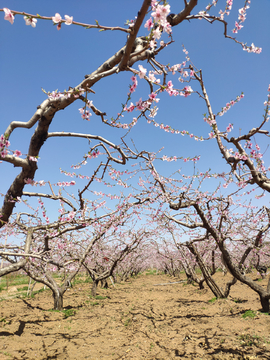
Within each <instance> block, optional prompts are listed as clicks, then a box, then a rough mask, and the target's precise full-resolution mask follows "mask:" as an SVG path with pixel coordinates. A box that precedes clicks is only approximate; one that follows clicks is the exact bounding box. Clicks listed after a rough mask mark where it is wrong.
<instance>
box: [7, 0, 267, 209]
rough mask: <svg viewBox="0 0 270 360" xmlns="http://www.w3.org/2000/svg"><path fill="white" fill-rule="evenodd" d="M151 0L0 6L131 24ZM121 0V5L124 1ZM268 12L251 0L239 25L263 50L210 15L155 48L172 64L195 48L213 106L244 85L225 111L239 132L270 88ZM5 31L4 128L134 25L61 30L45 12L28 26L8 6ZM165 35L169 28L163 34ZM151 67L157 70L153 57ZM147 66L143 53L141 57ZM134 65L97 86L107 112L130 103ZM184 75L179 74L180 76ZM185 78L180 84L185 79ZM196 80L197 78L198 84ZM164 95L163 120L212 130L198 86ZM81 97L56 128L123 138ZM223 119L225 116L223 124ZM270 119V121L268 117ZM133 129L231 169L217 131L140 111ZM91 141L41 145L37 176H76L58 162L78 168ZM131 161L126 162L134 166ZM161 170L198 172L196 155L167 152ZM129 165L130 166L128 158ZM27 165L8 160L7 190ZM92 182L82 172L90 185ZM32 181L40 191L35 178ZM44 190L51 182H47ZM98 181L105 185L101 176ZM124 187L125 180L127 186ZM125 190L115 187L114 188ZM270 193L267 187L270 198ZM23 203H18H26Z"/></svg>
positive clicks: (140, 138)
mask: <svg viewBox="0 0 270 360" xmlns="http://www.w3.org/2000/svg"><path fill="white" fill-rule="evenodd" d="M141 3H142V1H131V0H118V1H117V2H116V1H111V0H100V1H93V0H90V1H89V0H80V1H76V2H75V1H71V0H65V1H51V0H47V1H42V2H37V1H35V0H32V1H31V0H25V1H23V2H21V1H17V0H6V1H1V2H0V6H1V8H2V7H7V8H9V9H11V10H17V11H25V12H28V13H32V14H36V13H38V14H40V15H43V16H54V14H55V13H56V12H58V13H60V14H61V15H62V17H64V15H65V14H67V15H69V16H73V17H74V20H75V21H79V22H84V23H89V24H94V23H95V20H98V21H99V23H100V24H101V25H106V26H124V23H125V22H126V20H127V19H134V17H135V16H136V14H137V12H138V10H139V7H140V5H141ZM169 3H170V5H171V12H173V13H177V12H179V11H180V10H181V7H182V6H183V3H184V2H179V1H178V0H172V1H170V2H169ZM116 4H117V5H116ZM207 4H208V1H204V0H201V1H199V5H198V6H197V7H196V11H193V13H194V14H195V13H197V12H198V11H200V10H203V9H204V8H205V6H206V5H207ZM238 4H239V7H242V6H243V5H244V1H241V0H238V1H237V2H236V1H235V4H234V7H233V10H232V12H231V15H230V16H229V17H227V18H226V19H227V20H228V33H229V35H231V34H232V33H231V29H233V27H234V22H235V20H237V16H238V7H237V5H238ZM224 6H225V1H224V0H223V1H219V2H218V5H217V7H216V9H215V10H214V14H216V13H217V11H218V10H219V9H220V8H222V9H224ZM269 12H270V2H269V1H268V0H260V1H252V2H251V7H250V9H249V10H248V11H247V20H246V21H245V23H244V27H243V29H242V30H241V31H240V32H239V34H238V35H237V39H238V40H239V41H243V42H246V43H247V45H250V44H251V43H254V44H255V45H256V46H259V47H262V49H263V50H262V53H261V54H260V55H257V54H248V53H246V52H244V51H243V50H242V48H241V46H240V45H238V44H235V43H234V42H233V41H231V40H229V39H225V38H224V36H223V26H222V24H218V23H214V24H209V23H207V22H206V21H204V20H192V21H190V22H188V21H185V22H183V23H182V24H180V25H178V26H177V27H175V28H173V38H174V40H175V42H174V43H173V44H172V45H170V46H169V47H167V48H166V49H165V50H163V51H162V52H161V53H160V54H159V55H158V56H157V58H156V60H158V61H159V62H161V63H163V64H168V63H170V64H175V63H181V62H182V61H184V60H185V55H184V53H183V51H182V44H184V45H185V47H186V49H187V50H188V51H189V55H190V57H191V60H192V62H193V64H194V65H195V66H196V67H197V68H200V69H202V70H203V77H204V80H205V85H206V88H207V91H208V95H209V97H210V101H211V103H212V106H213V110H214V112H218V111H219V110H220V109H221V107H222V106H225V104H226V102H228V101H230V100H232V99H235V98H236V96H237V95H240V94H241V92H242V91H243V92H244V94H245V98H244V99H243V100H242V101H241V102H240V103H238V104H237V105H235V106H234V107H233V108H232V109H231V110H230V111H229V112H228V113H227V114H225V115H224V116H223V117H222V118H220V119H219V121H220V123H221V124H224V127H223V129H225V128H226V126H227V125H228V123H233V124H234V130H233V132H232V135H234V136H237V135H238V134H239V131H240V130H239V129H242V130H241V132H242V133H244V132H246V131H248V130H249V129H251V128H253V127H254V126H257V125H258V124H259V123H260V121H261V119H262V115H263V110H264V105H263V102H264V101H265V100H266V96H267V88H268V85H269V83H270V67H269V59H270V41H269V33H270V32H269V30H270V23H269V18H268V17H269ZM0 17H1V20H0V34H1V39H2V50H1V52H0V63H1V68H0V81H1V88H0V93H1V94H0V95H1V96H0V119H1V120H0V128H1V129H0V134H2V133H4V131H5V129H6V128H7V126H8V124H9V123H10V122H11V121H13V120H19V121H28V120H29V119H30V117H31V116H32V115H33V114H34V112H35V110H36V107H37V106H38V105H39V104H40V103H41V102H42V101H43V100H44V99H45V98H46V95H45V94H44V93H43V92H42V91H41V88H44V89H45V90H46V91H53V90H55V89H58V90H59V91H63V90H64V89H68V87H69V86H72V87H73V86H76V85H77V84H78V83H80V82H81V81H82V80H83V77H84V75H85V74H89V73H91V72H92V71H94V70H95V69H96V68H97V67H98V66H99V65H101V64H102V63H103V62H104V61H105V60H106V59H108V58H109V57H110V56H112V55H113V54H114V53H115V52H116V51H117V50H118V49H120V48H121V47H122V46H123V45H124V44H125V41H126V34H125V33H123V32H117V31H106V32H99V31H97V30H95V29H92V30H86V29H83V28H81V27H78V26H74V25H71V26H65V25H64V24H63V25H62V29H61V30H60V31H57V29H56V27H55V26H53V25H52V22H51V21H42V20H38V23H37V26H36V28H35V29H34V28H32V27H31V26H26V25H25V22H24V20H23V17H22V16H16V17H15V22H14V24H13V25H11V24H10V23H9V22H7V21H4V19H3V18H4V13H0ZM140 35H147V31H146V29H144V28H142V29H141V31H140ZM163 39H164V40H166V36H164V37H163ZM143 66H144V67H147V69H148V70H150V66H149V65H148V64H147V63H145V62H144V63H143ZM134 68H135V69H138V63H137V64H135V65H134ZM130 77H131V73H129V72H124V73H120V74H118V75H114V76H112V77H109V78H106V79H104V80H102V81H100V82H98V83H97V84H96V85H95V86H94V87H93V90H94V91H95V92H96V94H95V95H94V94H93V95H92V97H91V99H92V100H93V102H94V104H95V106H96V107H97V108H99V109H100V110H101V111H104V112H106V113H107V116H108V118H111V117H112V116H113V117H115V115H116V114H117V112H119V111H120V110H121V103H124V102H125V100H126V94H127V92H128V89H129V84H131V80H130ZM173 83H174V84H175V86H176V85H177V76H176V77H175V79H173ZM180 85H181V84H179V88H180V87H181V86H180ZM190 85H191V86H192V87H193V88H194V89H195V88H196V87H197V85H196V84H195V83H194V84H193V83H191V84H190ZM148 94H149V88H148V87H147V86H146V85H145V83H144V82H143V80H141V81H139V84H138V88H137V90H136V92H135V93H134V97H133V98H132V101H133V103H135V102H136V101H138V100H139V98H140V97H142V98H146V97H147V96H148ZM159 97H160V98H161V101H160V103H159V104H158V107H159V112H158V115H157V117H156V119H155V120H156V121H157V122H158V123H164V124H168V125H170V126H172V127H173V128H175V129H179V130H187V131H189V132H190V133H193V134H195V135H199V136H201V135H202V136H205V137H206V136H207V135H208V133H209V132H210V130H209V126H208V125H207V124H206V123H204V121H203V114H204V113H205V112H206V108H205V104H204V102H203V101H202V100H201V99H199V98H198V96H196V94H193V95H192V96H190V97H188V98H183V97H177V98H176V97H169V96H168V94H162V95H161V96H159ZM79 107H81V104H80V103H79V102H75V103H74V104H73V105H72V106H70V107H68V108H67V109H66V110H65V111H62V112H59V113H57V114H56V116H55V119H54V121H53V123H52V126H51V129H50V131H74V132H84V133H91V134H98V135H101V136H103V137H106V138H107V139H108V140H111V141H113V142H116V143H120V140H119V139H120V136H121V135H123V134H124V132H123V131H122V130H119V129H111V128H110V127H108V126H104V125H103V124H101V123H100V120H99V118H98V117H95V116H92V118H91V121H90V122H87V121H83V120H82V119H81V117H80V114H79V112H78V108H79ZM132 117H133V114H132V115H130V117H129V116H127V118H126V120H123V121H124V122H127V123H129V122H130V121H131V118H132ZM222 126H223V125H222ZM267 126H268V127H269V125H267ZM32 133H33V129H30V130H27V129H17V130H16V131H15V132H14V133H13V134H12V136H11V138H10V142H11V146H10V148H11V149H12V150H16V149H18V150H21V151H22V152H23V153H26V152H27V149H28V144H29V139H30V137H31V136H32ZM129 138H132V139H133V141H134V142H135V144H136V146H137V148H138V149H139V150H143V149H145V150H148V151H153V152H155V151H158V150H159V149H161V148H162V147H164V150H163V151H162V153H161V155H164V154H165V155H167V156H174V155H176V156H183V157H192V156H195V155H201V160H200V162H199V163H198V169H199V170H201V171H205V170H207V169H209V168H211V169H212V171H214V172H221V171H228V170H229V167H228V165H226V164H225V162H224V161H223V159H222V158H221V155H220V153H219V152H218V150H217V146H216V143H215V142H214V141H205V142H196V141H194V140H193V139H189V138H188V137H183V136H181V135H175V134H168V133H165V132H164V131H162V130H160V129H157V128H155V127H154V126H153V125H149V124H147V123H146V122H145V120H140V121H139V122H138V124H137V125H136V126H135V127H134V128H133V129H132V131H131V133H130V135H129ZM256 140H257V141H258V143H261V144H262V146H261V148H262V150H263V151H264V150H267V142H266V140H265V139H263V140H262V141H261V140H260V138H256ZM88 148H89V147H88V142H87V141H86V140H83V139H75V140H71V139H69V138H62V139H56V138H52V139H48V140H47V141H46V143H45V145H44V147H43V148H42V150H41V153H40V160H39V162H38V167H39V169H38V171H37V173H36V176H35V180H37V181H38V180H45V181H48V180H50V181H51V182H52V183H54V182H57V181H64V180H67V181H68V180H71V179H67V178H65V177H64V175H62V174H60V171H59V168H60V167H61V168H62V169H64V170H67V171H70V170H71V169H70V165H71V164H76V163H78V162H80V161H81V160H82V156H83V154H85V153H86V152H87V151H88ZM267 159H269V150H268V152H266V155H265V162H266V165H267V166H269V164H268V163H267ZM130 165H131V164H128V166H127V168H128V169H130V168H131V167H130ZM93 168H94V166H93V164H92V165H91V162H88V164H87V165H86V166H85V167H84V168H83V169H82V170H81V171H79V172H81V173H83V174H85V175H90V176H91V175H92V170H93ZM158 168H159V170H160V171H161V172H162V173H164V174H166V175H168V174H169V173H172V172H173V171H175V170H176V169H177V168H183V172H185V173H186V174H189V173H190V172H191V171H192V166H191V164H187V165H185V164H183V162H181V161H178V162H177V163H165V162H161V163H160V164H159V165H158ZM121 170H125V168H123V167H122V168H121ZM18 172H19V169H17V168H14V167H13V166H12V165H11V164H6V163H1V164H0V173H1V174H2V176H1V186H0V193H2V194H3V193H5V192H6V190H7V189H8V187H9V186H10V184H11V182H12V181H13V179H14V177H15V176H16V174H17V173H18ZM82 184H83V182H78V185H79V187H80V188H82V186H83V185H82ZM26 190H29V191H32V190H33V189H31V187H30V186H28V188H27V189H26ZM40 190H42V191H44V190H45V189H43V188H40ZM97 190H99V188H98V185H97ZM120 190H121V189H120ZM117 191H118V190H117V189H115V192H117ZM74 192H75V193H76V192H77V190H74ZM265 202H266V203H269V198H268V197H265V198H264V199H263V203H265ZM17 208H19V207H17ZM48 210H49V211H52V212H54V211H55V205H48Z"/></svg>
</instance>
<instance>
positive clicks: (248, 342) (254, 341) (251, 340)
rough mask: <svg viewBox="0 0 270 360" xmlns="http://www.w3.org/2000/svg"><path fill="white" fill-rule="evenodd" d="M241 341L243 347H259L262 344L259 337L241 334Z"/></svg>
mask: <svg viewBox="0 0 270 360" xmlns="http://www.w3.org/2000/svg"><path fill="white" fill-rule="evenodd" d="M239 340H240V344H241V346H249V347H251V346H258V345H259V344H260V343H261V338H260V336H258V335H250V334H241V335H240V336H239Z"/></svg>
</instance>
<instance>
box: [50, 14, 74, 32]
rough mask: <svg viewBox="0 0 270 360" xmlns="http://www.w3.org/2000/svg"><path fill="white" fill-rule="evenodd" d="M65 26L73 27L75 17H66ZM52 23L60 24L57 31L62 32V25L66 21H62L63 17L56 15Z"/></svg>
mask: <svg viewBox="0 0 270 360" xmlns="http://www.w3.org/2000/svg"><path fill="white" fill-rule="evenodd" d="M65 19H66V21H65V24H66V25H71V24H72V22H73V16H68V15H65ZM52 21H53V23H54V24H58V25H57V30H60V29H61V23H62V22H64V20H62V17H61V15H60V14H58V13H56V14H55V15H54V16H53V17H52Z"/></svg>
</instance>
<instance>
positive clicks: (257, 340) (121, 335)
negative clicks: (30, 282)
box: [0, 273, 270, 360]
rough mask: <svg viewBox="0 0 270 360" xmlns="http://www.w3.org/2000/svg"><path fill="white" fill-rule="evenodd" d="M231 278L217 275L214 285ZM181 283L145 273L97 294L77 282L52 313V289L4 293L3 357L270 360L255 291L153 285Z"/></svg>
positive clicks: (269, 330) (267, 329) (268, 323)
mask: <svg viewBox="0 0 270 360" xmlns="http://www.w3.org/2000/svg"><path fill="white" fill-rule="evenodd" d="M228 277H229V275H227V276H226V277H224V276H223V274H222V273H217V274H216V275H215V279H216V280H217V282H218V283H219V284H224V283H225V279H226V278H227V279H228ZM254 277H255V274H254ZM182 279H184V275H183V278H182ZM179 280H181V279H179V278H172V277H168V276H166V275H145V274H144V275H140V276H139V277H137V278H133V279H131V280H129V281H128V282H126V283H123V284H122V283H121V284H115V288H114V287H113V286H112V285H111V286H110V289H100V288H98V295H99V296H97V298H96V299H93V298H92V297H91V295H90V284H80V285H77V286H75V287H73V288H72V289H70V290H69V291H67V292H66V294H65V297H64V306H65V309H66V310H65V311H64V312H55V311H51V310H50V309H52V306H53V301H52V296H51V292H50V291H44V292H42V293H39V294H37V295H35V298H33V299H29V298H14V293H13V294H12V291H11V292H9V293H8V294H6V293H5V292H4V291H2V292H1V293H0V298H1V297H2V298H5V299H3V300H2V301H1V302H0V359H1V360H6V359H35V360H39V359H44V360H45V359H46V360H47V359H64V360H66V359H73V360H80V359H83V360H84V359H91V360H99V359H112V360H116V359H147V360H148V359H149V360H150V359H160V360H161V359H220V360H224V359H270V315H268V314H263V313H260V312H259V310H260V308H261V306H260V302H259V300H258V296H257V294H256V293H254V292H253V291H251V290H250V289H249V288H248V287H247V286H246V285H243V284H241V283H239V282H237V284H236V285H234V287H233V288H232V291H231V294H230V296H229V298H228V299H222V300H214V299H213V297H214V296H213V294H212V293H211V292H210V290H208V289H204V290H199V289H198V287H197V286H193V285H186V284H185V283H179V284H170V285H157V286H156V284H161V283H168V282H174V281H179ZM266 283H267V280H266V279H265V280H263V281H261V282H260V284H262V285H263V286H266ZM13 290H14V291H15V289H13ZM7 296H8V297H7ZM209 300H212V301H210V302H209ZM248 310H253V311H254V312H251V311H249V312H248ZM65 314H66V315H65ZM72 314H73V315H72ZM243 314H246V315H247V314H251V315H253V316H254V317H249V316H247V317H246V318H243V317H242V316H243ZM68 315H71V316H68Z"/></svg>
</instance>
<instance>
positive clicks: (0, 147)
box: [0, 134, 10, 158]
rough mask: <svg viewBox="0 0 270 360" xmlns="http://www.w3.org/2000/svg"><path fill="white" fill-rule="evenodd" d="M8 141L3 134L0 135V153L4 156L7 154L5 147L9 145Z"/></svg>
mask: <svg viewBox="0 0 270 360" xmlns="http://www.w3.org/2000/svg"><path fill="white" fill-rule="evenodd" d="M9 145H10V142H9V141H8V140H7V139H6V137H5V135H3V134H2V135H1V136H0V155H1V157H2V158H4V157H5V156H6V155H7V154H8V150H7V148H8V147H9Z"/></svg>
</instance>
